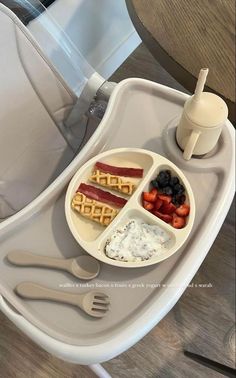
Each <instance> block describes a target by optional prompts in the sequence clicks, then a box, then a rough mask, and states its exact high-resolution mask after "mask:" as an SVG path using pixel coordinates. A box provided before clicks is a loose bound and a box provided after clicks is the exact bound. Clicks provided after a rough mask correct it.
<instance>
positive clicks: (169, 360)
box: [0, 46, 235, 378]
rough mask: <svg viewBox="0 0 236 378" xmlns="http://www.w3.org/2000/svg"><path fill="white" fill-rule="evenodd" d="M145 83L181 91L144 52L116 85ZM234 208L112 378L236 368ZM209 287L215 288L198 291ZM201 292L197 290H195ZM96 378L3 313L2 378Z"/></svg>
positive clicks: (171, 376) (114, 364)
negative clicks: (201, 360) (131, 80)
mask: <svg viewBox="0 0 236 378" xmlns="http://www.w3.org/2000/svg"><path fill="white" fill-rule="evenodd" d="M131 76H136V77H143V78H147V79H150V80H154V81H157V82H159V83H163V84H166V85H169V86H171V87H174V88H178V89H180V90H181V86H180V85H178V84H177V83H176V82H175V81H174V80H173V79H172V78H171V77H170V76H169V75H168V74H167V73H166V72H165V71H164V70H163V69H162V68H161V67H160V66H159V65H158V64H157V63H156V62H155V61H154V59H153V58H152V56H151V55H150V54H149V53H148V51H147V50H146V49H145V48H144V47H143V46H140V47H139V48H138V49H137V50H136V51H135V52H134V53H133V54H132V56H130V57H129V58H128V60H127V61H126V62H125V63H124V64H123V65H122V66H121V67H120V69H119V70H118V71H117V72H116V73H115V74H114V75H113V77H112V79H114V80H117V81H118V80H121V79H124V78H126V77H131ZM234 219H235V216H234V207H233V206H232V207H231V209H230V211H229V213H228V216H227V218H226V220H225V222H224V225H223V227H222V229H221V231H220V233H219V235H218V237H217V239H216V241H215V243H214V245H213V247H212V248H211V250H210V252H209V254H208V256H207V258H206V259H205V261H204V262H203V264H202V266H201V268H200V269H199V271H198V273H197V274H196V276H195V277H194V279H193V283H194V287H189V288H188V289H187V290H186V292H185V294H184V295H183V296H182V298H181V300H180V301H179V302H178V303H177V305H176V306H175V307H174V308H173V309H172V311H170V313H169V314H168V315H167V316H166V317H165V318H164V319H163V320H162V321H161V322H160V323H159V324H158V326H157V327H155V328H154V329H153V330H152V331H151V332H150V333H149V334H148V335H147V336H146V337H144V339H142V340H141V341H140V342H139V343H138V344H136V345H135V346H134V347H133V348H131V349H130V350H128V351H127V352H126V353H123V354H122V355H121V356H119V357H117V358H115V359H113V360H111V361H109V362H106V363H104V364H103V366H104V367H105V368H106V369H107V370H108V371H109V373H110V374H111V376H112V377H113V378H126V377H128V378H157V377H158V378H175V377H180V378H185V377H186V378H190V377H191V378H197V377H201V378H204V377H209V378H211V377H212V378H213V377H214V378H218V377H222V375H221V374H218V373H216V372H213V371H211V370H209V369H208V368H206V367H203V366H201V365H199V364H197V363H195V362H192V361H191V360H189V359H188V358H186V357H185V356H184V355H183V349H186V350H189V351H192V352H196V353H199V354H202V355H205V356H207V357H208V358H211V359H214V360H216V361H219V362H221V363H223V364H227V365H228V366H231V367H234V366H235V360H234V358H235V357H234V356H235V315H234V314H235V302H234V280H235V270H234V261H235V260H234V236H235V234H234ZM202 283H211V285H212V287H211V288H200V287H199V285H200V284H202ZM195 286H198V287H195ZM13 377H14V378H93V377H95V375H94V374H93V373H91V371H89V370H88V369H87V368H86V367H82V366H78V365H72V364H68V363H66V362H63V361H60V360H58V359H57V358H55V357H52V356H51V355H49V354H48V353H46V352H45V351H43V350H42V349H40V348H39V347H37V346H36V345H34V344H33V343H32V342H31V341H30V340H29V339H28V338H27V337H25V336H24V335H23V334H22V333H21V332H20V331H19V330H18V329H17V328H16V327H15V326H14V325H13V324H12V323H11V322H9V321H8V319H7V318H6V317H5V316H4V315H2V314H1V313H0V378H13Z"/></svg>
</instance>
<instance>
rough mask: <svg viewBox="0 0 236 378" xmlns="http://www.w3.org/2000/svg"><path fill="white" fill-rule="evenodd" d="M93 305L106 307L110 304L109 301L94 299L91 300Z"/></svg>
mask: <svg viewBox="0 0 236 378" xmlns="http://www.w3.org/2000/svg"><path fill="white" fill-rule="evenodd" d="M93 303H98V304H104V305H108V304H110V301H109V299H97V298H94V299H93Z"/></svg>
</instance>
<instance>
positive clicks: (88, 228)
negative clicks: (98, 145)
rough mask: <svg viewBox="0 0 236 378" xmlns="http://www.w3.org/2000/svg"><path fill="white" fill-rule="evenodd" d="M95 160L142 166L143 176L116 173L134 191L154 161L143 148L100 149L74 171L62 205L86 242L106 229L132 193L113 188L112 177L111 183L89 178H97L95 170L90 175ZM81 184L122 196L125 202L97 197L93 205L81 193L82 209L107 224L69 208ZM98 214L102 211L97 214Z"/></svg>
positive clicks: (84, 186)
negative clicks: (95, 155)
mask: <svg viewBox="0 0 236 378" xmlns="http://www.w3.org/2000/svg"><path fill="white" fill-rule="evenodd" d="M97 162H99V163H101V164H106V165H107V164H108V165H110V166H114V167H124V168H133V169H136V168H138V169H143V177H139V178H137V177H123V176H119V177H120V178H121V179H122V180H123V182H128V183H129V184H130V185H131V186H133V185H134V187H135V189H134V190H133V192H134V193H135V191H136V189H137V188H138V186H139V185H140V183H141V181H142V180H143V178H144V177H145V175H146V174H147V173H148V172H149V171H150V169H151V167H152V166H153V163H154V161H153V158H152V156H151V154H150V155H149V154H148V153H145V152H142V151H141V152H139V151H137V149H129V150H128V151H127V149H117V150H115V151H112V152H106V153H102V154H100V155H99V156H97V157H94V158H93V159H91V160H90V161H88V162H87V163H86V164H85V165H84V166H83V167H82V168H81V169H80V170H79V171H78V172H77V173H76V174H75V176H74V178H73V179H72V181H71V183H70V185H69V187H68V190H67V195H66V203H65V208H66V217H67V221H68V224H69V227H70V229H71V231H72V233H73V235H74V237H75V238H76V240H77V241H78V242H81V241H84V242H86V243H90V242H93V241H95V240H97V238H98V237H99V236H100V235H101V234H102V233H103V232H104V231H105V230H106V228H107V227H109V226H110V225H111V223H112V222H113V221H114V219H115V218H116V217H117V216H119V214H120V212H121V211H122V209H123V207H124V206H125V202H126V203H128V201H129V200H130V198H131V197H132V194H131V195H128V194H126V193H125V192H119V191H117V190H114V189H113V187H112V184H113V181H112V182H109V184H111V185H110V186H109V185H106V182H105V184H104V182H103V181H101V182H100V181H99V182H96V181H91V177H92V176H95V180H96V174H95V175H94V174H93V175H92V173H94V172H95V173H96V169H98V168H97V167H95V164H96V163H97ZM104 176H105V178H101V180H104V179H106V175H104ZM101 177H102V174H101ZM81 185H82V186H83V189H84V188H85V189H86V190H87V189H88V186H87V185H89V186H90V188H91V187H92V188H93V190H100V191H105V192H109V193H111V194H112V195H115V196H116V197H119V198H120V201H121V202H122V200H123V202H124V203H123V204H121V206H116V205H112V204H109V203H103V201H99V200H96V201H97V202H98V206H96V204H95V205H94V204H92V203H91V204H90V203H85V201H86V198H84V197H82V200H83V201H84V202H82V203H83V211H87V214H91V212H92V214H93V216H92V217H93V218H95V217H96V214H98V217H97V218H98V219H101V220H103V221H104V223H105V221H108V223H107V224H106V225H105V224H104V225H102V224H100V223H98V222H95V221H94V220H92V219H91V217H90V218H89V217H88V218H86V217H85V216H83V215H81V214H80V213H79V212H78V211H76V210H75V209H72V206H71V202H72V199H73V197H74V195H75V193H76V191H77V190H78V188H79V187H81ZM109 207H111V208H112V209H114V210H115V211H114V212H112V209H111V210H110V211H109ZM115 212H116V213H117V215H115ZM99 214H102V215H101V217H100V218H99Z"/></svg>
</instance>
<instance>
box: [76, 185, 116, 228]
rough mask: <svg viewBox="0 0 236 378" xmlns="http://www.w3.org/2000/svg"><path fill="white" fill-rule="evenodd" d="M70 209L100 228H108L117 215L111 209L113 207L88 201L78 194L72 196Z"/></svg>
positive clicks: (91, 200) (88, 199)
mask: <svg viewBox="0 0 236 378" xmlns="http://www.w3.org/2000/svg"><path fill="white" fill-rule="evenodd" d="M71 207H72V209H74V210H76V211H78V213H80V214H81V215H83V216H84V217H86V218H89V219H91V220H93V221H94V222H97V223H100V224H101V225H102V226H108V225H109V224H110V223H111V222H112V221H113V219H114V218H115V216H116V215H117V214H118V210H116V209H113V207H110V206H108V205H106V204H103V203H101V202H98V201H95V200H93V199H90V198H88V197H86V196H85V195H84V194H82V193H79V192H77V193H76V194H75V195H74V197H73V199H72V202H71Z"/></svg>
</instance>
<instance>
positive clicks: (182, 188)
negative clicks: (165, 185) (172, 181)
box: [173, 184, 185, 195]
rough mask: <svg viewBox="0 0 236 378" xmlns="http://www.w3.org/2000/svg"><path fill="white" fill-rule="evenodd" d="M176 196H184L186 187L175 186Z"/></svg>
mask: <svg viewBox="0 0 236 378" xmlns="http://www.w3.org/2000/svg"><path fill="white" fill-rule="evenodd" d="M173 189H174V194H179V195H180V194H183V193H184V192H185V189H184V186H183V185H181V184H176V185H175V186H174V188H173Z"/></svg>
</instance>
